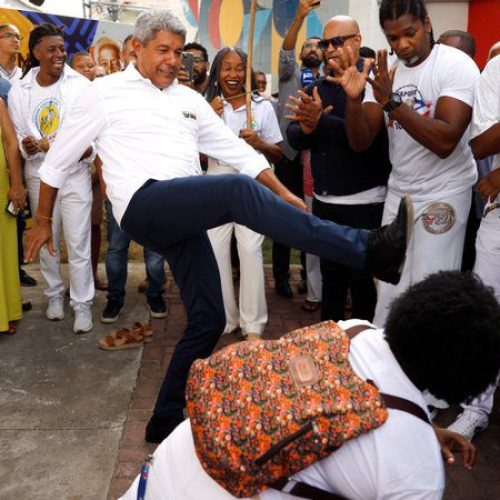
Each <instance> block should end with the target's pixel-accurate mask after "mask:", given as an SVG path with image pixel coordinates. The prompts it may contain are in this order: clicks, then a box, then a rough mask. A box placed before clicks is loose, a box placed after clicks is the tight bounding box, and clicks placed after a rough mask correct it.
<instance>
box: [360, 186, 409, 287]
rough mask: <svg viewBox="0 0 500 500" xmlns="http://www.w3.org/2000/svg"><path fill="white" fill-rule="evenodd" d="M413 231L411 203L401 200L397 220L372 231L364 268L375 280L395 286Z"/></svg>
mask: <svg viewBox="0 0 500 500" xmlns="http://www.w3.org/2000/svg"><path fill="white" fill-rule="evenodd" d="M412 232H413V203H412V201H411V198H410V197H409V196H408V195H406V196H403V198H401V201H400V203H399V209H398V213H397V215H396V218H395V219H394V220H393V221H392V222H391V223H390V224H389V225H388V226H382V227H381V228H379V229H375V230H373V231H372V232H371V234H370V236H369V238H368V248H367V251H366V268H367V270H368V271H369V272H370V273H371V274H373V276H374V277H375V278H378V279H379V280H382V281H386V282H387V283H392V284H393V285H397V284H398V283H399V280H400V279H401V271H402V270H403V266H404V263H405V258H406V249H407V247H408V243H409V242H410V238H411V235H412Z"/></svg>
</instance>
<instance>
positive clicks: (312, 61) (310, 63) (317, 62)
mask: <svg viewBox="0 0 500 500" xmlns="http://www.w3.org/2000/svg"><path fill="white" fill-rule="evenodd" d="M302 65H303V66H305V67H306V68H318V67H319V66H321V59H319V58H318V57H317V56H316V54H309V55H307V56H305V57H304V58H303V59H302Z"/></svg>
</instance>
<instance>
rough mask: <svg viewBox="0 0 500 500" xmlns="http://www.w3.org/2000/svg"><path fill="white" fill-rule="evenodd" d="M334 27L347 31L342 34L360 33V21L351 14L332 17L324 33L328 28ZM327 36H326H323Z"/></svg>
mask: <svg viewBox="0 0 500 500" xmlns="http://www.w3.org/2000/svg"><path fill="white" fill-rule="evenodd" d="M332 26H333V27H334V28H335V29H338V30H342V31H345V33H342V34H341V35H338V36H342V35H352V34H354V33H359V24H358V22H357V21H356V20H355V19H353V18H352V17H349V16H334V17H332V18H331V19H329V20H328V21H327V22H326V24H325V27H324V30H323V35H324V32H325V31H326V29H327V28H328V29H331V27H332ZM346 30H347V31H346ZM323 38H326V37H323Z"/></svg>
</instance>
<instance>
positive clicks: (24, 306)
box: [21, 301, 33, 312]
mask: <svg viewBox="0 0 500 500" xmlns="http://www.w3.org/2000/svg"><path fill="white" fill-rule="evenodd" d="M21 308H22V310H23V312H27V311H31V310H32V309H33V305H32V304H31V302H30V301H28V302H23V303H22V306H21Z"/></svg>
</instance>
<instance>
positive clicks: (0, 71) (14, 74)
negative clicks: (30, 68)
mask: <svg viewBox="0 0 500 500" xmlns="http://www.w3.org/2000/svg"><path fill="white" fill-rule="evenodd" d="M22 74H23V70H22V69H21V68H20V67H18V66H16V67H15V68H14V69H13V70H12V71H11V72H10V73H9V72H8V71H7V70H6V69H5V68H4V67H3V66H2V65H1V64H0V77H1V78H4V79H5V80H8V81H9V82H10V83H14V82H17V80H19V79H20V78H21V75H22Z"/></svg>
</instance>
